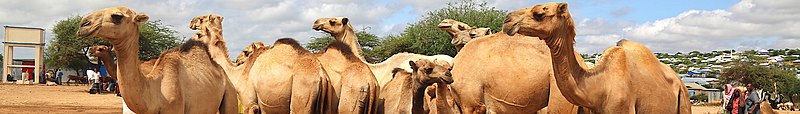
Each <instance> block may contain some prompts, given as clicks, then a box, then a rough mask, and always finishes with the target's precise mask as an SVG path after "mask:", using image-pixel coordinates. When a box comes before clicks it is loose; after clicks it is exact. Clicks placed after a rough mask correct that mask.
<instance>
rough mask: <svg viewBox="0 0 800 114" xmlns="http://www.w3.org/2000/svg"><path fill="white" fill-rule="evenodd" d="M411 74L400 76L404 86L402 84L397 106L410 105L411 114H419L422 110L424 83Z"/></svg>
mask: <svg viewBox="0 0 800 114" xmlns="http://www.w3.org/2000/svg"><path fill="white" fill-rule="evenodd" d="M414 77H415V76H414V75H413V74H409V75H406V76H405V77H400V78H401V79H402V80H403V82H405V85H406V86H403V90H402V91H401V93H402V94H401V95H402V96H400V98H401V99H402V101H401V102H400V104H399V106H408V105H411V112H412V113H413V114H421V113H423V111H424V106H423V105H422V103H424V102H425V94H424V93H425V87H427V86H425V85H423V84H422V83H421V82H420V81H419V79H418V78H414Z"/></svg>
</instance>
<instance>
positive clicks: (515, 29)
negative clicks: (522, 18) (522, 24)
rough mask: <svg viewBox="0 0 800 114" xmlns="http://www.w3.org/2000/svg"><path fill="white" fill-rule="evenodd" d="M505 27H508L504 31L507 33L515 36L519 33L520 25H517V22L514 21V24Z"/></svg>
mask: <svg viewBox="0 0 800 114" xmlns="http://www.w3.org/2000/svg"><path fill="white" fill-rule="evenodd" d="M503 29H506V30H503V31H504V32H506V34H508V35H509V36H514V34H517V32H519V25H517V23H514V25H511V27H509V28H505V27H503Z"/></svg>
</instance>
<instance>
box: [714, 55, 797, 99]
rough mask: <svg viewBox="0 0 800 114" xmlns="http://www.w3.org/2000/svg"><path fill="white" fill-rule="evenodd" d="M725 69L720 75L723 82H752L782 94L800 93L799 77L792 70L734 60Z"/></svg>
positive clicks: (766, 89)
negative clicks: (734, 61)
mask: <svg viewBox="0 0 800 114" xmlns="http://www.w3.org/2000/svg"><path fill="white" fill-rule="evenodd" d="M731 65H732V67H731V68H728V69H725V70H724V71H725V72H724V73H722V75H721V76H720V80H721V81H722V82H723V83H731V82H739V83H742V84H753V86H755V87H756V88H759V89H764V91H775V89H776V88H777V91H778V92H780V93H782V94H798V93H800V79H797V78H795V73H794V72H793V71H787V70H780V69H770V68H768V67H764V66H758V65H754V64H753V63H748V62H736V63H732V64H731Z"/></svg>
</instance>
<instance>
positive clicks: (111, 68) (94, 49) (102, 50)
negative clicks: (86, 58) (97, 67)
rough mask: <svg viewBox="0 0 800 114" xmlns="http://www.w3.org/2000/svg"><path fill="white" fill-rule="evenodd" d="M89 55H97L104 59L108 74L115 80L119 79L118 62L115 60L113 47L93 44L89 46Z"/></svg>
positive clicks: (101, 59)
mask: <svg viewBox="0 0 800 114" xmlns="http://www.w3.org/2000/svg"><path fill="white" fill-rule="evenodd" d="M89 55H91V56H95V57H97V58H98V59H100V61H103V64H105V65H106V70H107V71H108V75H110V76H111V78H113V79H114V80H116V79H117V72H116V71H117V63H116V62H114V57H112V56H111V49H110V48H109V47H108V46H104V45H99V46H91V47H89Z"/></svg>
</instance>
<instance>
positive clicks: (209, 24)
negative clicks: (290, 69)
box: [189, 14, 263, 114]
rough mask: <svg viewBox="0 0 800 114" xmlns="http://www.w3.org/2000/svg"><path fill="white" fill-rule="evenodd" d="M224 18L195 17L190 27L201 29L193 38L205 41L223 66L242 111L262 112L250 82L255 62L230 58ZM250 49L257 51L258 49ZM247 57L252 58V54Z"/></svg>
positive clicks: (215, 60) (216, 60)
mask: <svg viewBox="0 0 800 114" xmlns="http://www.w3.org/2000/svg"><path fill="white" fill-rule="evenodd" d="M222 20H223V17H222V16H219V15H216V14H208V15H201V16H197V17H195V18H193V19H192V21H191V23H190V24H189V29H192V30H199V31H198V32H197V33H196V34H195V35H194V36H192V39H193V40H198V41H203V42H204V43H205V44H206V45H207V46H208V50H209V53H210V54H211V58H212V59H213V60H214V62H216V63H217V64H219V65H220V66H221V67H222V69H223V71H225V73H226V74H227V75H228V78H229V79H230V80H231V83H232V84H233V86H234V88H236V92H237V93H238V97H239V103H241V104H242V108H243V109H242V111H243V112H244V113H248V114H249V113H260V112H261V110H260V108H259V104H258V98H257V97H256V93H255V92H256V91H255V90H254V87H253V85H252V82H250V78H249V73H248V72H247V71H249V69H250V68H252V66H253V64H245V63H244V61H246V60H239V59H238V58H237V62H238V61H242V62H243V63H242V64H234V63H233V62H231V61H230V59H228V50H227V47H226V46H225V41H224V39H223V38H222ZM262 46H263V44H262ZM259 49H260V48H259ZM249 51H251V52H252V51H256V49H253V50H249ZM240 57H241V56H240ZM246 57H247V58H250V55H248V56H246Z"/></svg>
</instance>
